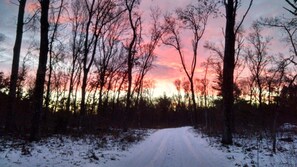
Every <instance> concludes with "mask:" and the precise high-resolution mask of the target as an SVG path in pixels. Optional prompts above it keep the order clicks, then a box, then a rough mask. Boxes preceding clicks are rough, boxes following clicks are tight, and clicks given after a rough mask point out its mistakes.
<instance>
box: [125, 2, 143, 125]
mask: <svg viewBox="0 0 297 167" xmlns="http://www.w3.org/2000/svg"><path fill="white" fill-rule="evenodd" d="M139 4H140V1H139V0H125V7H126V10H127V12H128V13H127V14H128V22H129V25H130V28H131V31H132V32H131V34H130V36H131V37H130V39H129V40H128V44H127V46H126V50H127V77H128V89H127V96H126V112H125V117H124V120H123V124H124V125H123V126H124V127H123V128H124V129H126V128H127V117H128V116H130V115H132V114H133V113H132V111H131V101H132V100H131V98H132V84H133V82H132V81H133V75H132V72H133V67H134V63H135V55H136V53H137V46H138V44H139V42H140V39H141V34H140V32H141V16H140V15H139V13H137V12H136V11H135V9H136V8H137V6H138V5H139Z"/></svg>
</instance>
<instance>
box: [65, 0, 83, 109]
mask: <svg viewBox="0 0 297 167" xmlns="http://www.w3.org/2000/svg"><path fill="white" fill-rule="evenodd" d="M81 3H82V2H81V1H79V0H75V1H73V2H72V3H71V12H72V18H70V20H71V25H72V38H71V39H70V40H71V42H70V43H71V44H70V49H71V60H72V61H71V67H70V80H69V88H68V95H67V100H66V112H67V113H68V112H70V103H71V96H72V94H73V89H74V86H75V81H77V82H78V83H79V80H80V77H78V76H80V75H79V74H78V73H80V71H81V70H79V66H80V64H81V63H79V61H81V60H80V54H81V53H82V44H83V32H82V30H83V29H84V27H83V26H84V24H83V23H82V21H81V17H80V16H81V15H82V13H83V11H82V10H83V8H82V4H81ZM77 86H78V85H77ZM74 104H76V102H74Z"/></svg>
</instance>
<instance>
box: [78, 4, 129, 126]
mask: <svg viewBox="0 0 297 167" xmlns="http://www.w3.org/2000/svg"><path fill="white" fill-rule="evenodd" d="M84 8H85V10H86V11H85V19H86V20H85V21H86V22H85V25H84V28H85V29H84V33H85V35H84V44H83V58H82V71H83V78H82V86H81V103H80V125H82V124H84V123H87V122H86V121H85V116H86V93H87V91H86V88H87V82H88V75H89V72H90V69H91V67H92V65H93V63H94V60H95V55H96V53H97V52H98V48H97V45H98V43H99V36H100V35H101V34H102V29H103V27H104V26H105V25H106V24H108V23H110V22H111V21H112V20H113V19H114V18H117V17H118V16H119V15H121V14H122V13H123V11H122V10H116V9H117V4H116V2H115V1H114V0H102V1H96V0H92V1H91V2H89V1H85V4H84ZM115 11H116V12H115Z"/></svg>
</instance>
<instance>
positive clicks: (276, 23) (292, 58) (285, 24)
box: [259, 17, 297, 83]
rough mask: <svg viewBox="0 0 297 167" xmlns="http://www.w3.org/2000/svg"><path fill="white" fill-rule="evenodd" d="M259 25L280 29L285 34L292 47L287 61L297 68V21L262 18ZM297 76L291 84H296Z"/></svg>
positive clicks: (281, 18)
mask: <svg viewBox="0 0 297 167" xmlns="http://www.w3.org/2000/svg"><path fill="white" fill-rule="evenodd" d="M259 24H261V25H263V26H266V27H271V28H277V29H280V30H281V32H282V33H284V35H285V37H284V41H285V42H286V43H288V44H289V46H290V50H289V51H290V55H289V56H288V57H287V58H286V61H288V62H290V63H291V64H292V65H293V66H295V67H296V66H297V61H296V58H297V45H296V41H297V36H296V35H297V33H296V32H297V20H296V19H295V18H284V17H275V18H262V19H260V21H259ZM296 78H297V74H295V75H294V76H293V77H292V79H291V83H293V82H295V80H296Z"/></svg>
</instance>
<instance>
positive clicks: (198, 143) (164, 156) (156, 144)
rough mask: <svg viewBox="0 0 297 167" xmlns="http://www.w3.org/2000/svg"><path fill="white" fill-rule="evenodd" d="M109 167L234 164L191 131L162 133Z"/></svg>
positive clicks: (161, 131) (190, 166)
mask: <svg viewBox="0 0 297 167" xmlns="http://www.w3.org/2000/svg"><path fill="white" fill-rule="evenodd" d="M105 165H106V167H107V166H108V167H218V166H220V167H224V166H230V165H231V162H230V160H228V159H227V158H226V157H225V156H224V154H222V153H221V152H220V151H218V150H215V149H212V148H211V147H209V146H208V144H207V142H206V141H205V139H202V138H201V137H200V136H199V135H198V136H197V137H196V136H195V134H194V133H193V132H192V129H191V128H190V127H182V128H172V129H162V130H158V131H156V132H155V133H153V134H152V135H151V136H149V137H148V138H147V139H146V140H145V141H143V142H141V143H140V144H138V145H136V146H135V147H134V148H132V149H131V150H129V153H127V154H126V156H125V157H122V158H121V159H119V160H117V161H109V162H108V163H107V164H105Z"/></svg>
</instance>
